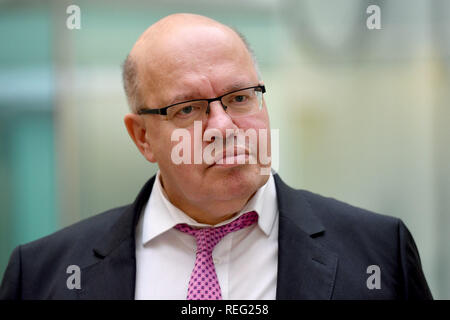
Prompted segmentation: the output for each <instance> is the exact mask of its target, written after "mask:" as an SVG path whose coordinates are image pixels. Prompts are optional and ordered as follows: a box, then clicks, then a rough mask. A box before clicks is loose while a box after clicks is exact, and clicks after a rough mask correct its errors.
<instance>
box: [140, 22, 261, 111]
mask: <svg viewBox="0 0 450 320" xmlns="http://www.w3.org/2000/svg"><path fill="white" fill-rule="evenodd" d="M147 53H148V54H146V55H145V54H144V55H143V56H142V57H141V59H140V60H141V61H140V67H139V68H140V70H139V73H140V76H141V79H140V82H141V84H142V85H143V86H142V87H141V88H142V89H144V90H145V92H144V94H145V95H146V99H151V100H153V102H156V101H158V102H160V103H162V102H164V103H170V102H173V100H174V99H176V100H178V101H180V100H183V99H184V100H186V99H189V98H200V97H202V98H203V97H204V98H208V97H209V98H210V97H214V96H217V95H221V94H223V93H226V92H227V91H232V90H235V89H239V88H242V87H245V86H252V85H256V84H257V81H258V78H257V74H256V70H255V69H254V65H253V60H252V58H251V56H250V54H249V52H248V50H247V48H246V47H245V45H244V43H243V42H242V40H241V39H240V38H239V37H238V35H237V34H235V33H234V32H233V31H231V30H226V29H225V30H224V29H223V28H217V27H206V28H205V27H191V28H184V29H181V30H177V31H176V32H174V33H173V34H172V35H171V36H170V37H168V36H164V37H162V38H158V39H157V40H155V41H153V46H152V49H151V50H148V51H147ZM178 101H176V102H178ZM152 104H154V103H152Z"/></svg>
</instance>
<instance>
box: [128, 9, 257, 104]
mask: <svg viewBox="0 0 450 320" xmlns="http://www.w3.org/2000/svg"><path fill="white" fill-rule="evenodd" d="M224 54H229V55H230V57H234V58H235V59H241V60H245V59H247V60H250V61H251V62H252V64H253V68H254V69H255V72H256V73H257V75H258V78H259V70H258V67H257V64H256V59H255V58H254V55H253V53H252V51H251V49H250V47H249V45H248V43H247V42H246V40H245V38H244V37H243V36H242V35H241V34H240V33H239V32H237V31H236V30H234V29H232V28H230V27H228V26H225V25H223V24H221V23H219V22H217V21H215V20H212V19H210V18H207V17H204V16H200V15H195V14H184V13H183V14H173V15H170V16H167V17H165V18H163V19H161V20H159V21H158V22H156V23H155V24H153V25H152V26H150V27H149V28H148V29H147V30H146V31H145V32H144V33H143V34H142V35H141V36H140V37H139V39H138V40H137V41H136V43H135V45H134V46H133V48H132V50H131V52H130V54H129V55H128V56H127V58H126V60H125V62H124V64H123V83H124V88H125V93H126V95H127V98H128V103H129V106H130V109H131V111H132V112H136V111H137V110H138V108H139V107H140V106H142V105H144V104H146V103H148V100H151V101H154V103H155V104H157V103H158V99H157V98H156V97H152V95H153V93H154V92H161V90H163V89H164V86H167V85H169V83H170V84H171V83H173V82H170V81H171V79H170V77H168V75H170V74H171V73H173V72H174V71H177V72H178V73H179V72H180V70H184V71H185V74H186V75H188V74H189V72H191V71H196V70H197V69H198V68H199V65H202V67H203V68H204V67H205V61H207V60H208V61H214V58H215V57H217V58H219V57H218V56H219V55H224ZM209 68H214V65H213V64H211V65H210V66H209Z"/></svg>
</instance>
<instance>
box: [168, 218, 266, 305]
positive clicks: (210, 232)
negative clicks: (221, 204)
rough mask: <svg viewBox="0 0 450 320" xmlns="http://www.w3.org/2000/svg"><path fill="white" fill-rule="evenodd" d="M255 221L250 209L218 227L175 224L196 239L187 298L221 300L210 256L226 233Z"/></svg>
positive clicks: (178, 228) (176, 227) (256, 219)
mask: <svg viewBox="0 0 450 320" xmlns="http://www.w3.org/2000/svg"><path fill="white" fill-rule="evenodd" d="M256 221H258V214H257V213H256V212H255V211H251V212H247V213H245V214H243V215H242V216H240V217H239V218H238V219H236V220H234V221H232V222H230V223H228V224H226V225H223V226H220V227H215V228H202V229H194V228H192V227H190V226H188V225H187V224H177V225H176V226H175V227H174V228H175V229H177V230H180V231H182V232H186V233H188V234H190V235H192V236H194V237H195V239H196V240H197V254H196V258H195V266H194V270H192V274H191V280H190V281H189V288H188V294H187V300H222V292H221V290H220V285H219V281H218V279H217V274H216V269H215V267H214V262H213V258H212V252H213V250H214V247H215V246H216V244H218V243H219V241H220V240H222V238H223V237H225V236H226V235H227V234H228V233H230V232H233V231H237V230H240V229H243V228H245V227H248V226H250V225H252V224H254V223H255V222H256Z"/></svg>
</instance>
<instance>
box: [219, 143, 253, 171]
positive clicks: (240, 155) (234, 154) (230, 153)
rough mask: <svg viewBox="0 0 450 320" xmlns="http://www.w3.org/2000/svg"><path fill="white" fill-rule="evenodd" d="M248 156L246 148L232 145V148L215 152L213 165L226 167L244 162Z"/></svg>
mask: <svg viewBox="0 0 450 320" xmlns="http://www.w3.org/2000/svg"><path fill="white" fill-rule="evenodd" d="M248 156H249V152H248V150H247V149H246V148H244V147H234V150H230V149H227V150H223V151H222V152H219V153H217V154H216V156H215V157H214V164H213V165H218V166H225V167H228V166H236V165H241V164H245V163H246V162H247V158H248Z"/></svg>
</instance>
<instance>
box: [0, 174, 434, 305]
mask: <svg viewBox="0 0 450 320" xmlns="http://www.w3.org/2000/svg"><path fill="white" fill-rule="evenodd" d="M154 179H155V177H153V178H151V179H150V180H149V181H148V182H147V183H146V184H145V185H144V187H143V188H142V190H141V191H140V193H139V195H138V196H137V198H136V200H135V201H134V203H132V204H131V205H127V206H124V207H120V208H115V209H112V210H109V211H107V212H104V213H102V214H99V215H96V216H94V217H91V218H89V219H86V220H84V221H81V222H79V223H77V224H74V225H72V226H69V227H67V228H65V229H63V230H61V231H58V232H56V233H54V234H51V235H49V236H47V237H44V238H42V239H39V240H36V241H34V242H31V243H28V244H25V245H21V246H19V247H17V248H16V249H15V250H14V251H13V253H12V255H11V259H10V262H9V265H8V267H7V269H6V272H5V275H4V278H3V281H2V284H1V287H0V299H133V298H134V289H135V275H136V257H135V226H136V224H137V221H138V218H139V214H140V212H141V211H142V208H143V206H144V205H145V203H146V202H147V200H148V198H149V195H150V192H151V190H152V187H153V183H154ZM275 184H276V190H277V198H278V200H277V201H278V209H279V249H278V250H279V253H278V276H277V291H276V292H277V293H276V296H277V299H431V298H432V296H431V293H430V290H429V288H428V285H427V282H426V280H425V277H424V275H423V272H422V268H421V263H420V258H419V254H418V251H417V248H416V245H415V243H414V240H413V238H412V236H411V234H410V233H409V231H408V229H407V228H406V226H405V225H404V224H403V223H402V221H401V220H399V219H396V218H392V217H388V216H382V215H379V214H375V213H371V212H369V211H366V210H363V209H359V208H355V207H352V206H350V205H348V204H345V203H343V202H340V201H337V200H334V199H331V198H325V197H322V196H320V195H317V194H313V193H311V192H308V191H302V190H294V189H292V188H290V187H289V186H287V185H286V184H285V183H284V182H283V181H282V180H281V179H280V177H279V176H278V175H275ZM249 263H250V262H249ZM69 265H78V266H79V267H80V268H81V289H72V290H70V289H68V287H67V285H66V281H67V278H68V277H69V276H70V274H67V273H66V270H67V267H68V266H69ZM370 265H377V266H379V268H380V280H381V288H380V289H376V288H375V289H369V288H368V286H367V279H368V278H369V277H370V276H371V274H368V273H367V267H368V266H370ZM149 285H151V284H149Z"/></svg>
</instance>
